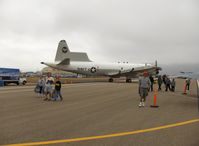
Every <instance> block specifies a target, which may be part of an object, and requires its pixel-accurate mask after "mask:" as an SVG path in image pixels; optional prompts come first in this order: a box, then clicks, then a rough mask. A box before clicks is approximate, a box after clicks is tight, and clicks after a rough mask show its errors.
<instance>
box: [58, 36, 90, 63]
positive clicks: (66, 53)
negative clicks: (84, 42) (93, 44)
mask: <svg viewBox="0 0 199 146" xmlns="http://www.w3.org/2000/svg"><path fill="white" fill-rule="evenodd" d="M65 59H69V60H70V61H82V62H91V60H90V59H89V58H88V55H87V54H86V53H82V52H70V50H69V48H68V45H67V43H66V41H65V40H61V41H60V42H59V45H58V48H57V54H56V57H55V61H63V60H65Z"/></svg>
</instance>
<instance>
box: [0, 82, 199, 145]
mask: <svg viewBox="0 0 199 146" xmlns="http://www.w3.org/2000/svg"><path fill="white" fill-rule="evenodd" d="M183 82H184V80H178V81H177V83H176V86H177V87H176V91H175V92H165V91H164V87H163V90H162V91H160V92H158V94H157V105H159V108H151V107H150V105H153V97H154V94H153V92H150V93H149V96H148V98H147V101H146V107H143V108H139V107H138V104H139V94H138V85H137V83H122V82H120V83H107V82H100V83H97V82H96V83H79V84H65V85H63V87H62V95H63V98H64V100H63V101H43V98H42V97H38V96H37V94H35V93H34V86H8V87H3V88H0V123H1V124H0V145H11V144H12V145H13V146H14V145H15V146H16V145H18V146H22V145H56V146H199V112H198V103H197V102H198V99H197V98H196V84H195V82H192V84H191V90H190V91H189V92H187V95H183V94H182V93H183ZM155 86H156V85H155Z"/></svg>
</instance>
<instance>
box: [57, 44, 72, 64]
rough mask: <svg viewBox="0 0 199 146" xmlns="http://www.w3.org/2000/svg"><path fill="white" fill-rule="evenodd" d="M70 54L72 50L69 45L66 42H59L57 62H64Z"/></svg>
mask: <svg viewBox="0 0 199 146" xmlns="http://www.w3.org/2000/svg"><path fill="white" fill-rule="evenodd" d="M68 53H70V50H69V48H68V45H67V44H66V41H65V40H61V41H60V42H59V45H58V48H57V54H56V57H55V61H62V60H64V59H65V58H66V54H68Z"/></svg>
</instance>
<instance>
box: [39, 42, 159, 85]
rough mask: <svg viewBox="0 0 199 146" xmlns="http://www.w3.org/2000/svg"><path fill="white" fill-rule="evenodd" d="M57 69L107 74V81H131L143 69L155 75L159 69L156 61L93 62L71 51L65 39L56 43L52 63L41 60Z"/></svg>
mask: <svg viewBox="0 0 199 146" xmlns="http://www.w3.org/2000/svg"><path fill="white" fill-rule="evenodd" d="M41 64H45V65H47V66H49V67H51V68H54V69H57V70H63V71H68V72H72V73H77V74H83V75H86V76H107V77H109V82H113V78H119V77H126V82H131V78H135V77H138V76H139V75H140V74H142V73H143V72H144V71H147V72H148V73H149V74H151V75H156V74H158V73H159V70H161V68H160V67H158V66H157V61H156V62H155V64H154V65H152V64H147V63H145V64H131V63H102V62H93V61H91V60H90V59H89V58H88V55H87V53H83V52H71V51H70V50H69V47H68V45H67V43H66V41H65V40H61V41H60V42H59V44H58V48H57V53H56V56H55V62H54V63H46V62H41Z"/></svg>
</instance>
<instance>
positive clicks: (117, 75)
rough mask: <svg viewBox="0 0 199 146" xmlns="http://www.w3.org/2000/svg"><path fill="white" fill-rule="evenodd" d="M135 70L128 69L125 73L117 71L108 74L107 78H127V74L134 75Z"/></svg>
mask: <svg viewBox="0 0 199 146" xmlns="http://www.w3.org/2000/svg"><path fill="white" fill-rule="evenodd" d="M133 70H134V68H132V69H128V70H123V71H115V72H110V73H108V74H106V75H107V76H111V77H120V76H125V74H128V73H132V72H133Z"/></svg>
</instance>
